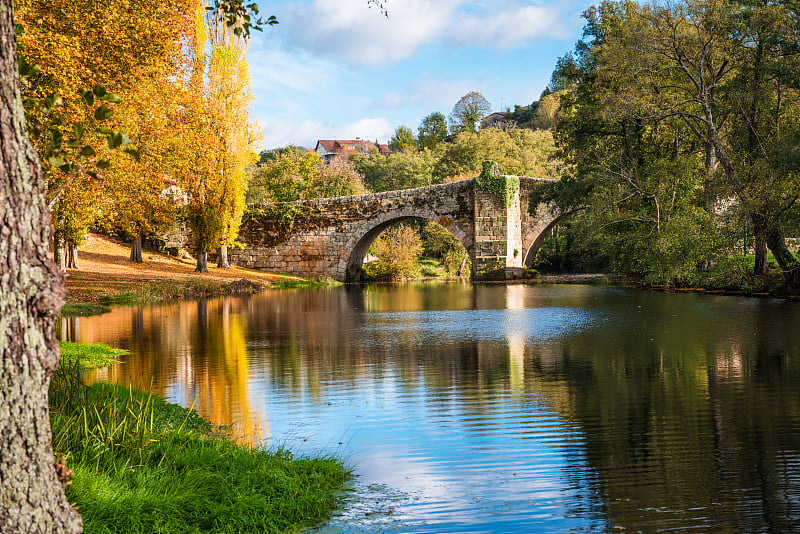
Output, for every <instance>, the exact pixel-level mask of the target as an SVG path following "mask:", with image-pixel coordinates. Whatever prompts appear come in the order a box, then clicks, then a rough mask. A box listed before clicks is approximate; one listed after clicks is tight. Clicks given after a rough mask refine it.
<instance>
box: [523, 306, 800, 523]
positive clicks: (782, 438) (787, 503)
mask: <svg viewBox="0 0 800 534" xmlns="http://www.w3.org/2000/svg"><path fill="white" fill-rule="evenodd" d="M685 303H686V299H685V298H684V297H683V296H681V297H679V298H677V299H671V298H666V299H663V298H661V297H660V296H659V298H658V299H648V306H650V307H656V308H659V309H655V310H652V309H651V310H649V311H648V316H647V320H648V321H655V322H656V324H659V325H660V328H656V329H641V332H640V333H641V334H642V335H636V329H635V328H634V329H633V330H630V329H626V328H625V326H624V325H619V326H620V329H619V331H614V330H611V331H609V332H608V334H607V336H606V337H605V338H603V337H602V336H601V337H600V339H599V342H598V336H597V335H596V332H595V333H593V334H594V335H592V336H583V335H576V336H572V337H570V338H568V339H566V340H564V342H562V344H561V347H560V351H559V353H558V354H557V356H556V357H553V355H552V354H549V355H547V356H546V357H540V356H539V355H538V354H536V353H532V354H531V358H530V360H531V363H532V367H533V370H534V374H535V375H536V376H537V377H539V378H538V379H539V380H544V381H546V384H545V385H539V386H538V388H539V391H546V392H547V393H546V396H547V397H548V398H549V399H551V402H553V403H554V404H556V405H558V406H559V409H560V411H562V413H564V414H565V415H566V416H567V417H569V418H570V419H572V420H574V421H576V422H577V423H579V424H580V426H581V429H582V432H583V434H584V435H585V440H584V441H585V461H587V462H588V463H589V465H591V466H592V467H593V468H594V469H595V470H596V472H597V475H598V476H597V478H596V481H597V486H598V491H599V492H600V494H601V496H602V502H603V507H604V509H605V512H604V513H605V515H607V516H608V517H609V520H610V524H614V525H622V526H625V527H626V528H627V529H628V530H635V531H645V532H646V531H654V530H659V529H666V528H670V527H671V526H680V527H681V528H686V526H687V525H692V524H695V525H696V526H697V527H698V528H701V529H703V528H705V529H709V528H710V529H713V530H715V531H725V532H727V531H730V532H733V531H742V530H745V531H765V530H766V531H791V530H795V529H797V527H798V524H800V509H798V503H799V502H800V486H798V484H797V482H798V479H800V463H798V459H800V458H799V456H800V437H799V436H798V435H797V429H798V428H800V413H798V410H799V409H800V392H799V391H798V387H797V384H798V383H799V382H798V380H799V379H800V364H799V361H798V358H799V357H800V351H799V350H798V343H797V340H796V339H795V340H794V342H793V341H792V340H788V339H786V338H787V333H789V332H792V330H791V328H792V327H791V325H792V324H797V321H798V319H800V317H799V316H798V313H797V311H796V309H793V308H789V309H790V310H791V313H778V312H776V311H775V310H772V312H771V313H767V311H764V312H763V313H758V314H741V321H740V322H738V324H737V326H736V328H735V329H731V328H730V326H731V325H730V323H725V324H717V323H715V322H714V321H709V322H705V321H704V322H702V324H698V323H697V317H696V315H692V314H691V313H689V310H688V308H687V307H685V306H684V305H685ZM729 304H730V303H728V305H729ZM724 307H727V306H724ZM765 307H766V308H769V306H765ZM787 311H788V310H787ZM676 316H677V317H676ZM681 317H686V319H685V320H684V319H681ZM625 319H627V320H628V321H631V322H635V319H636V317H635V312H634V314H629V315H628V316H627V317H626V318H625ZM748 319H749V320H748ZM757 331H758V335H757V336H754V335H753V333H754V332H757ZM653 332H656V334H653ZM659 334H660V336H659ZM777 346H783V348H782V349H777ZM742 488H746V489H742Z"/></svg>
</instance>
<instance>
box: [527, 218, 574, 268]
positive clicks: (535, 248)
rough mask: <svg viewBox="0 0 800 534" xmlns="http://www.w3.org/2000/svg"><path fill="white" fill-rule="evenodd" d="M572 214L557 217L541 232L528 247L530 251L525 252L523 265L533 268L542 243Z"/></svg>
mask: <svg viewBox="0 0 800 534" xmlns="http://www.w3.org/2000/svg"><path fill="white" fill-rule="evenodd" d="M571 214H572V212H570V213H563V214H561V215H559V216H557V217H556V218H554V219H553V220H552V221H550V222H549V223H548V224H547V226H545V227H544V229H543V230H542V231H541V232H539V235H537V236H536V239H534V240H533V243H531V245H530V246H529V247H528V250H527V251H526V252H525V260H524V261H523V263H522V265H524V266H525V267H532V266H533V263H534V261H536V254H537V253H538V252H539V248H540V247H541V246H542V243H544V240H545V239H547V236H549V235H550V234H551V233H552V232H553V228H555V226H556V225H557V224H558V223H560V222H561V221H562V220H564V219H565V218H566V217H569V216H570V215H571Z"/></svg>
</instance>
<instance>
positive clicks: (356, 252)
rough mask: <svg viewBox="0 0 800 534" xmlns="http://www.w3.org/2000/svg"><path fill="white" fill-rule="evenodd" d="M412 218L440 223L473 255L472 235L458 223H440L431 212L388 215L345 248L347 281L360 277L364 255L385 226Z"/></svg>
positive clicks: (357, 236)
mask: <svg viewBox="0 0 800 534" xmlns="http://www.w3.org/2000/svg"><path fill="white" fill-rule="evenodd" d="M412 219H425V220H428V221H432V222H435V223H437V224H440V225H441V226H442V227H443V228H444V229H446V230H447V231H449V232H450V233H451V234H453V235H454V236H455V237H456V239H458V241H459V242H460V243H461V244H462V245H464V248H466V249H467V254H468V255H469V256H470V257H473V248H474V247H473V240H474V238H473V236H472V235H470V234H469V233H468V232H466V231H465V230H464V229H463V228H461V227H460V226H459V225H458V224H455V223H451V224H449V225H444V224H442V220H441V218H440V217H439V216H438V215H434V214H431V213H413V212H412V213H404V214H398V215H389V216H388V217H383V218H382V219H381V220H379V221H376V222H377V224H374V225H373V226H371V227H369V229H367V230H366V231H365V232H363V233H361V234H360V235H355V236H354V237H353V239H352V240H351V242H350V243H348V247H347V249H348V250H350V255H349V257H348V259H347V270H346V273H347V276H346V280H347V281H358V280H360V279H361V277H362V274H363V271H362V267H363V265H364V257H365V256H366V255H367V251H368V250H369V247H370V245H372V242H373V241H375V239H377V238H378V236H379V235H380V234H381V232H383V231H384V230H386V229H387V228H389V227H391V226H393V225H395V224H397V223H399V222H403V221H409V220H412Z"/></svg>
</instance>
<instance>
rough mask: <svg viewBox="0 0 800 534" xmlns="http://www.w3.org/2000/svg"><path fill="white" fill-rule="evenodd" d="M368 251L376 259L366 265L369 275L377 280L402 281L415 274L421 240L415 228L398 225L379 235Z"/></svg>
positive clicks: (420, 250)
mask: <svg viewBox="0 0 800 534" xmlns="http://www.w3.org/2000/svg"><path fill="white" fill-rule="evenodd" d="M370 251H371V252H372V253H373V254H375V256H377V258H378V259H377V261H374V262H371V263H370V264H369V265H368V271H369V272H370V275H372V276H374V277H375V278H377V279H378V280H387V281H398V280H404V279H407V278H411V277H412V276H413V275H414V274H415V272H416V267H417V260H418V259H419V256H420V254H421V253H422V240H421V239H420V236H419V232H418V231H417V229H416V228H414V227H413V226H410V225H407V224H398V225H396V226H393V227H391V228H389V229H388V230H386V231H385V232H383V233H382V234H381V235H379V236H378V238H377V239H375V241H373V243H372V246H371V247H370Z"/></svg>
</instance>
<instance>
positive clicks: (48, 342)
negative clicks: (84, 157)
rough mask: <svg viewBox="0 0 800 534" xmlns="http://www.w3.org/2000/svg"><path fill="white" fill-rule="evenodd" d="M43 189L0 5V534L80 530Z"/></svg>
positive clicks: (58, 287) (57, 279) (59, 296)
mask: <svg viewBox="0 0 800 534" xmlns="http://www.w3.org/2000/svg"><path fill="white" fill-rule="evenodd" d="M46 188H47V183H46V181H45V179H44V177H43V175H42V170H41V167H40V166H39V159H38V157H37V156H36V152H35V151H34V150H33V147H31V145H30V142H29V141H28V138H27V135H26V132H25V117H24V114H23V110H22V100H21V98H20V93H19V77H18V71H17V54H16V39H15V35H14V15H13V8H12V2H11V0H0V272H2V273H3V276H0V317H2V322H3V327H2V328H0V500H2V503H1V504H0V532H57V533H61V532H80V531H81V518H80V516H79V515H78V514H77V512H75V510H73V509H72V507H71V506H70V504H69V502H68V501H67V498H66V496H65V495H64V487H63V486H62V483H61V481H60V480H59V477H58V475H57V472H56V469H55V465H54V461H53V451H52V449H51V444H50V439H51V437H50V421H49V417H48V405H47V388H48V386H49V384H50V376H51V375H52V373H53V370H54V369H55V368H56V366H57V365H58V357H59V354H58V343H57V341H56V337H55V329H54V326H55V321H56V318H57V316H58V310H59V309H60V308H61V306H62V304H63V303H64V294H65V291H64V277H63V275H62V274H61V272H59V270H58V267H57V266H56V265H55V264H54V263H53V262H52V261H50V259H49V257H48V251H47V249H48V242H49V240H50V212H49V210H48V209H47V205H46V204H45V200H44V194H45V190H46Z"/></svg>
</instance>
